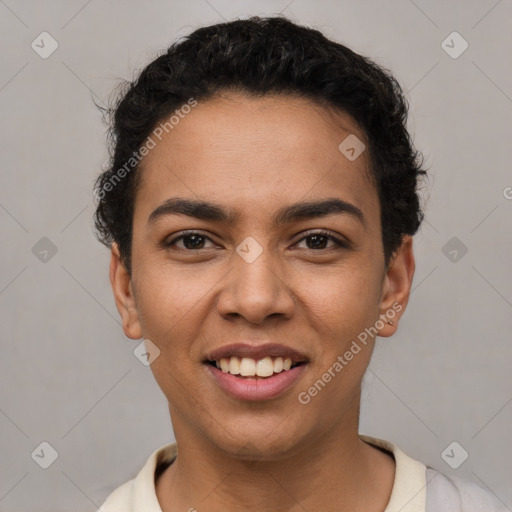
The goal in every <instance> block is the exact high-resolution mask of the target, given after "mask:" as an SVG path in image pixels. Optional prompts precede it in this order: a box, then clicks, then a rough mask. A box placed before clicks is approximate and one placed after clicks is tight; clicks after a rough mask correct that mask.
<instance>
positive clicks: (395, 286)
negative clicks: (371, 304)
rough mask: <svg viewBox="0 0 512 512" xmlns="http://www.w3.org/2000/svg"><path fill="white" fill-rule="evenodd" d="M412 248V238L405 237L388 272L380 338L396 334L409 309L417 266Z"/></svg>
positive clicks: (383, 293) (383, 288) (383, 298)
mask: <svg viewBox="0 0 512 512" xmlns="http://www.w3.org/2000/svg"><path fill="white" fill-rule="evenodd" d="M412 246H413V239H412V236H410V235H405V236H404V238H403V240H402V244H401V246H400V247H399V248H398V249H397V251H396V252H395V254H394V255H393V257H392V259H391V261H390V263H389V266H388V269H387V271H386V275H385V277H384V283H383V287H382V297H381V303H380V310H381V314H380V319H381V320H383V321H384V327H383V328H382V329H380V331H379V336H383V337H387V336H392V335H393V334H394V333H395V332H396V330H397V329H398V321H399V319H400V317H401V315H402V314H403V312H404V311H405V308H406V307H407V303H408V301H409V294H410V291H411V286H412V280H413V277H414V270H415V266H416V264H415V261H414V252H413V247H412Z"/></svg>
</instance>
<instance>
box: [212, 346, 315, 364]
mask: <svg viewBox="0 0 512 512" xmlns="http://www.w3.org/2000/svg"><path fill="white" fill-rule="evenodd" d="M233 356H236V357H250V358H252V359H256V360H257V359H262V358H263V357H267V356H270V357H282V358H287V357H289V358H290V359H291V360H292V364H295V363H303V362H307V361H308V358H307V356H306V355H305V354H303V353H302V352H299V351H298V350H295V349H293V348H291V347H287V346H286V345H280V344H278V343H266V344H264V345H248V344H246V343H233V344H231V345H224V346H223V347H220V348H217V349H215V350H212V351H211V352H210V353H209V354H208V355H207V356H206V360H207V361H218V360H219V359H222V358H229V357H233Z"/></svg>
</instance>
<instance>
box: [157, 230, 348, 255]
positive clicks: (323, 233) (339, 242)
mask: <svg viewBox="0 0 512 512" xmlns="http://www.w3.org/2000/svg"><path fill="white" fill-rule="evenodd" d="M192 235H199V236H201V237H203V238H205V239H206V240H209V241H210V242H212V243H215V242H214V241H213V240H212V239H211V238H210V237H208V236H206V235H203V234H202V233H199V232H198V231H185V232H183V233H182V234H181V235H180V236H178V237H176V238H174V239H173V240H171V241H170V242H164V244H163V245H164V247H165V248H170V247H172V246H173V245H174V244H175V243H176V242H178V241H180V240H182V239H183V238H185V237H188V236H192ZM316 235H320V236H324V237H326V238H328V239H329V240H331V241H333V242H334V243H335V244H336V246H338V247H337V248H338V249H348V248H349V245H348V243H347V242H344V241H342V240H340V239H339V238H337V237H335V236H333V235H331V234H330V232H329V231H323V230H319V231H314V232H309V233H308V234H307V235H305V236H303V237H302V238H301V239H300V240H298V241H297V242H296V243H297V244H298V243H300V242H302V241H304V240H306V239H307V238H310V237H312V236H316ZM334 248H335V247H334ZM179 249H180V250H182V251H187V252H199V251H200V250H201V249H197V250H194V249H186V248H183V249H182V248H181V247H180V248H179ZM332 249H333V247H327V248H323V249H306V250H308V251H313V252H321V251H329V250H332Z"/></svg>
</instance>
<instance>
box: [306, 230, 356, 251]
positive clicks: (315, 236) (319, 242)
mask: <svg viewBox="0 0 512 512" xmlns="http://www.w3.org/2000/svg"><path fill="white" fill-rule="evenodd" d="M304 240H306V249H310V250H313V251H319V250H324V249H332V248H333V247H334V248H336V247H339V248H348V245H347V244H346V243H344V242H342V241H341V240H340V239H339V238H336V237H335V236H333V235H331V234H330V233H328V232H325V231H317V232H315V233H310V234H308V235H307V236H305V237H304V238H302V239H301V240H299V242H298V243H301V242H303V241H304ZM329 241H331V242H333V244H334V245H331V246H327V243H328V242H329Z"/></svg>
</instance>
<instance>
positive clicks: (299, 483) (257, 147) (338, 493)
mask: <svg viewBox="0 0 512 512" xmlns="http://www.w3.org/2000/svg"><path fill="white" fill-rule="evenodd" d="M112 114H113V125H112V131H111V135H112V143H113V152H112V161H111V165H110V167H109V169H108V170H106V171H105V172H104V173H103V174H102V175H101V176H100V177H99V178H98V181H97V183H96V188H95V194H96V197H97V198H98V200H99V202H98V206H97V211H96V215H95V220H96V226H97V230H98V234H99V237H100V239H101V241H102V242H103V243H105V244H106V245H108V246H109V247H110V248H111V265H110V279H111V283H112V288H113V292H114V295H115V300H116V304H117V308H118V310H119V313H120V315H121V318H122V323H123V328H124V332H125V333H126V335H127V336H128V337H130V338H132V339H140V338H144V340H145V347H146V352H145V357H146V359H147V360H148V362H149V363H150V365H151V369H152V372H153V374H154V376H155V379H156V381H157V382H158V384H159V386H160V388H161V389H162V391H163V393H164V394H165V396H166V398H167V400H168V403H169V412H170V415H171V419H172V424H173V429H174V434H175V437H176V443H175V444H169V445H166V446H163V447H162V448H160V449H158V450H157V451H155V452H154V453H153V454H152V455H151V456H150V458H149V460H148V461H147V463H146V464H145V466H144V467H143V468H142V470H141V471H140V473H139V474H138V475H137V476H136V477H135V478H134V479H133V480H130V481H129V482H127V483H125V484H124V485H122V486H121V487H119V488H118V489H117V490H115V491H114V492H113V493H112V495H111V496H109V497H108V499H107V501H106V502H105V503H104V504H103V506H102V510H103V512H114V511H119V512H120V511H123V512H127V511H129V510H130V511H133V512H142V511H144V512H149V511H163V512H175V511H195V510H197V511H208V512H217V511H219V512H220V511H222V512H230V511H237V512H238V511H240V510H246V511H249V510H251V511H258V512H271V511H272V512H278V511H283V512H284V511H287V512H295V511H297V512H298V511H315V512H317V511H322V512H323V511H350V512H359V511H361V512H362V511H364V512H383V511H385V512H398V511H401V512H425V511H428V512H448V511H449V512H461V511H467V512H476V511H480V510H481V511H484V510H485V511H486V512H491V511H497V510H501V509H500V507H499V505H498V502H497V501H496V500H495V499H494V498H493V497H491V495H489V494H487V493H486V492H485V491H483V490H482V489H480V488H478V487H476V486H474V485H473V484H469V483H465V482H463V481H460V480H454V479H449V478H447V477H446V476H444V475H442V474H440V473H439V472H437V471H436V470H434V469H432V468H428V467H426V466H425V465H424V464H422V463H421V462H418V461H416V460H414V459H412V458H410V457H408V456H407V455H406V454H405V453H403V452H402V451H401V450H400V449H399V448H398V447H397V446H395V445H393V444H391V443H389V442H387V441H384V440H380V439H376V438H371V437H368V436H363V435H360V434H359V433H358V423H359V411H360V396H361V383H362V380H363V376H364V374H365V371H366V369H367V367H368V364H369V361H370V357H371V354H372V350H373V347H374V343H375V339H376V336H382V337H387V336H392V335H393V334H394V333H395V331H396V329H397V328H398V324H399V322H400V317H401V315H402V314H403V312H404V311H405V308H406V306H407V302H408V298H409V293H410V289H411V283H412V280H413V275H414V269H415V263H414V255H413V248H412V236H413V235H414V234H415V232H416V231H417V229H418V227H419V225H420V223H421V221H422V217H423V214H422V212H421V209H420V206H419V198H418V193H417V190H418V181H419V179H420V178H421V177H422V175H425V173H426V171H425V170H423V169H422V168H421V166H422V163H421V157H420V155H419V153H418V152H417V151H416V150H415V149H414V147H413V144H412V143H411V140H410V137H409V134H408V132H407V130H406V119H407V106H406V102H405V100H404V98H403V96H402V92H401V89H400V87H399V85H398V84H397V82H396V81H395V80H394V78H393V77H392V76H391V75H390V74H389V72H387V71H385V70H383V69H381V68H380V67H378V66H377V65H376V64H374V63H373V62H371V61H370V60H368V59H366V58H364V57H362V56H360V55H357V54H355V53H354V52H352V51H351V50H349V49H348V48H346V47H344V46H342V45H340V44H337V43H335V42H332V41H329V40H327V39H326V38H325V37H324V36H323V35H322V34H321V33H320V32H318V31H315V30H311V29H308V28H305V27H301V26H298V25H296V24H294V23H292V22H290V21H288V20H286V19H285V18H280V17H277V18H264V19H261V18H257V17H254V18H251V19H248V20H237V21H233V22H230V23H224V24H220V25H215V26H211V27H205V28H200V29H199V30H196V31H195V32H193V33H192V34H191V35H190V36H188V37H187V38H185V39H184V40H183V41H180V42H178V43H176V44H174V45H172V46H171V47H170V48H169V49H168V51H167V52H166V53H164V54H163V55H161V56H160V57H158V58H157V59H156V60H154V61H153V62H151V63H150V64H149V65H148V66H147V67H146V68H145V69H144V70H143V71H142V73H141V74H140V76H139V77H138V78H137V79H136V80H135V81H134V82H133V83H131V84H130V86H129V88H128V89H127V90H126V91H125V92H124V93H123V95H122V96H121V97H120V99H119V101H118V102H117V104H116V105H115V107H114V108H113V110H112Z"/></svg>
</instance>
